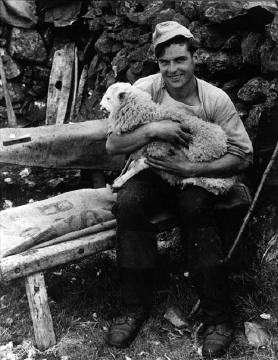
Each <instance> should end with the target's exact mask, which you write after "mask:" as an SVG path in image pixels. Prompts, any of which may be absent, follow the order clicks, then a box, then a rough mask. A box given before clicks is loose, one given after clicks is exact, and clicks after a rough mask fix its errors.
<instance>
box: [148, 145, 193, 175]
mask: <svg viewBox="0 0 278 360" xmlns="http://www.w3.org/2000/svg"><path fill="white" fill-rule="evenodd" d="M145 162H146V164H147V165H149V166H150V167H151V168H154V169H159V170H165V171H167V172H169V173H171V174H174V175H177V176H181V177H184V178H188V177H194V176H196V172H195V164H194V163H192V162H190V161H189V160H188V159H187V157H186V156H185V154H184V152H183V151H182V150H181V149H177V150H175V151H174V152H173V154H171V155H168V156H165V157H163V158H160V159H157V158H153V157H151V156H149V157H148V158H147V160H146V161H145Z"/></svg>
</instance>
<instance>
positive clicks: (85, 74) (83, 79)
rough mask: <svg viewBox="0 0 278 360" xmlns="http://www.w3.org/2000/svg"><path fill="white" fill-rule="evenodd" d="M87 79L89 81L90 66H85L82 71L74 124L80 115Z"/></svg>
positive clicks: (74, 112)
mask: <svg viewBox="0 0 278 360" xmlns="http://www.w3.org/2000/svg"><path fill="white" fill-rule="evenodd" d="M87 79H88V65H85V66H84V67H83V70H82V73H81V76H80V80H79V85H78V91H77V96H76V101H75V105H74V111H73V121H74V122H75V121H76V118H77V115H78V113H79V110H80V107H81V103H82V97H83V91H84V87H85V84H86V81H87Z"/></svg>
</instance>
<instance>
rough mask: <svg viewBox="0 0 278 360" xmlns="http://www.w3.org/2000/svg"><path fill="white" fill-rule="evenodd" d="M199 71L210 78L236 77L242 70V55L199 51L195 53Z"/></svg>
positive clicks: (201, 49)
mask: <svg viewBox="0 0 278 360" xmlns="http://www.w3.org/2000/svg"><path fill="white" fill-rule="evenodd" d="M194 58H195V62H196V68H197V71H199V72H200V73H204V74H206V77H207V78H209V77H211V76H215V75H219V76H220V75H225V76H227V75H228V76H234V72H235V71H239V70H241V69H242V66H243V63H242V57H241V55H240V54H228V53H225V52H223V51H217V52H213V51H208V50H206V49H203V48H200V49H197V50H196V51H195V53H194Z"/></svg>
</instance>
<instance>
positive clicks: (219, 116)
mask: <svg viewBox="0 0 278 360" xmlns="http://www.w3.org/2000/svg"><path fill="white" fill-rule="evenodd" d="M196 80H197V87H198V95H199V98H200V103H201V104H200V105H197V106H190V105H186V104H184V103H182V102H179V101H176V100H175V99H173V98H172V97H171V96H170V95H169V93H168V92H167V89H166V86H165V83H164V80H163V78H162V76H161V74H160V73H158V74H154V75H150V76H147V77H144V78H141V79H139V80H137V81H136V82H135V83H134V84H133V86H136V87H138V88H139V89H141V90H143V91H146V92H148V93H149V94H151V96H152V99H153V101H154V102H156V103H159V104H162V105H165V106H167V108H171V109H172V110H174V109H177V110H178V111H180V110H182V111H184V113H186V114H188V115H193V116H197V117H199V118H201V119H203V120H204V121H209V122H213V123H216V124H218V125H220V126H221V127H222V128H223V130H224V131H225V133H226V135H227V141H228V151H227V152H228V153H230V154H233V155H236V156H239V157H241V158H243V159H245V160H247V161H249V162H252V161H253V147H252V143H251V140H250V138H249V136H248V134H247V132H246V130H245V127H244V125H243V123H242V121H241V119H240V117H239V115H238V113H237V111H236V108H235V106H234V104H233V103H232V101H231V99H230V98H229V96H228V95H227V94H226V93H225V92H224V91H223V90H221V89H220V88H218V87H216V86H214V85H212V84H210V83H208V82H206V81H204V80H201V79H198V78H196Z"/></svg>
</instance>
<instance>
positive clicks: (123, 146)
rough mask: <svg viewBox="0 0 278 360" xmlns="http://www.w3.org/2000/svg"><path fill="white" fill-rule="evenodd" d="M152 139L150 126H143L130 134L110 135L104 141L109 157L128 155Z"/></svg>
mask: <svg viewBox="0 0 278 360" xmlns="http://www.w3.org/2000/svg"><path fill="white" fill-rule="evenodd" d="M152 138H153V134H152V131H151V126H150V124H145V125H142V126H140V128H138V129H136V130H134V131H132V132H130V133H125V134H116V133H111V134H110V135H109V136H108V138H107V141H106V150H107V152H108V154H111V155H116V154H130V153H132V152H134V151H135V150H137V149H139V148H140V147H142V146H144V145H146V144H148V143H149V142H151V141H152Z"/></svg>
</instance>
